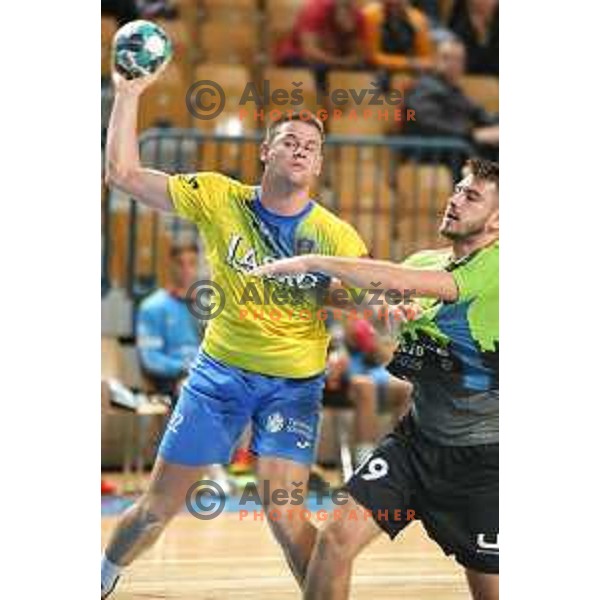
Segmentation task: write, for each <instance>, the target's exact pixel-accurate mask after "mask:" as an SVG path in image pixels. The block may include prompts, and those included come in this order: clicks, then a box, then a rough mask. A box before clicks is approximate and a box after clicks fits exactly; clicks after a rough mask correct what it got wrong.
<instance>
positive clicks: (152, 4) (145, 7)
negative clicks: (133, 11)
mask: <svg viewBox="0 0 600 600" xmlns="http://www.w3.org/2000/svg"><path fill="white" fill-rule="evenodd" d="M136 1H137V5H138V8H139V11H140V15H141V16H142V18H144V19H176V18H177V16H178V15H179V11H178V10H177V7H176V6H173V3H172V2H171V1H170V0H136Z"/></svg>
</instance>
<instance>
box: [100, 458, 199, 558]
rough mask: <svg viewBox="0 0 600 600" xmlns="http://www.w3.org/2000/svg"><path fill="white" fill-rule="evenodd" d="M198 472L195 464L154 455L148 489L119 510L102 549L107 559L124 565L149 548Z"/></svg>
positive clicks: (183, 497) (177, 507)
mask: <svg viewBox="0 0 600 600" xmlns="http://www.w3.org/2000/svg"><path fill="white" fill-rule="evenodd" d="M198 475H199V468H198V467H184V466H181V465H174V464H170V463H167V462H165V461H163V460H162V459H161V458H158V459H157V461H156V464H155V465H154V469H153V471H152V477H151V480H150V486H149V488H148V490H147V491H146V493H145V494H144V495H143V496H141V497H140V499H139V500H138V501H137V502H136V503H135V504H134V505H133V506H132V507H131V508H130V509H129V510H127V511H126V512H125V513H124V514H123V516H122V517H121V519H120V520H119V523H118V524H117V527H116V529H115V531H114V532H113V534H112V537H111V539H110V542H109V543H108V546H107V548H106V552H105V555H106V557H107V558H108V560H110V561H111V563H113V564H115V565H119V566H121V567H125V566H128V565H129V564H131V563H132V562H133V561H134V560H135V559H136V558H137V557H138V556H139V555H140V554H141V553H142V552H144V550H147V549H148V548H150V546H152V545H153V544H154V542H156V540H157V539H158V538H159V536H160V534H161V533H162V532H163V530H164V528H165V527H166V526H167V524H168V522H169V521H170V520H171V519H172V518H173V517H174V516H175V515H176V514H177V513H178V512H179V510H181V508H182V506H183V503H184V501H185V496H186V493H187V491H188V490H189V488H190V487H191V485H192V484H193V483H194V481H196V480H197V479H198Z"/></svg>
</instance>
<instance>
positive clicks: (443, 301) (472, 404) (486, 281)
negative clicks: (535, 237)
mask: <svg viewBox="0 0 600 600" xmlns="http://www.w3.org/2000/svg"><path fill="white" fill-rule="evenodd" d="M469 166H470V173H469V174H468V175H467V176H466V177H465V178H464V179H463V180H462V181H461V182H460V183H459V184H458V185H457V187H456V191H455V193H454V194H453V196H452V197H451V198H450V200H449V202H448V206H447V209H446V212H445V214H444V217H443V220H442V223H441V226H440V233H441V234H442V235H443V236H445V237H446V238H447V239H448V240H450V241H451V243H452V244H451V248H450V249H448V250H444V251H441V250H436V251H426V252H421V253H419V254H417V255H415V256H413V257H410V258H409V259H408V261H407V263H405V264H403V265H397V264H392V263H390V262H386V261H373V260H369V259H358V260H356V259H344V258H334V257H323V256H304V257H296V258H292V259H287V260H283V261H279V262H277V263H273V264H271V265H268V266H266V267H263V268H261V269H260V270H259V273H261V274H265V275H267V274H273V273H302V272H314V273H323V274H327V275H329V276H333V277H338V278H340V279H341V280H342V281H344V282H345V283H346V284H349V285H354V286H360V287H372V286H376V287H377V286H378V287H381V288H384V289H386V290H388V289H394V290H406V289H410V290H415V292H416V295H417V296H418V297H419V298H420V299H422V300H420V304H421V307H422V308H423V311H422V314H421V315H420V317H419V318H418V319H416V320H415V321H412V322H409V323H407V324H405V325H404V326H403V327H402V328H401V330H400V335H399V340H398V347H397V349H396V351H395V353H394V356H393V358H392V359H391V362H390V364H389V365H388V368H389V370H390V371H391V372H392V373H393V374H394V375H398V376H402V377H406V378H407V379H410V381H411V382H412V383H413V384H414V386H415V394H414V401H413V406H412V409H411V412H410V414H409V415H408V416H407V417H406V418H405V419H403V420H402V421H401V422H400V423H399V424H398V426H397V427H396V429H395V430H394V432H393V433H392V434H390V435H389V436H387V437H385V438H384V439H383V441H382V442H381V443H380V445H379V446H378V448H377V449H376V450H375V452H374V453H373V454H372V455H371V456H370V457H369V459H368V460H367V461H366V462H365V463H364V464H363V465H361V466H360V467H359V468H358V470H357V471H356V473H355V474H354V476H353V477H352V478H351V480H350V481H349V482H348V486H347V487H348V491H349V493H350V498H349V501H348V503H347V504H346V505H345V506H344V507H343V511H342V514H343V516H344V517H346V518H340V519H338V520H336V521H333V522H331V523H330V524H329V525H328V526H327V527H325V528H324V529H323V530H322V531H321V533H320V534H319V537H318V540H317V544H316V546H315V549H314V551H313V555H312V559H311V562H310V565H309V570H308V574H307V580H306V586H305V598H310V599H311V600H316V599H323V600H324V599H327V600H340V599H344V598H347V597H348V594H349V590H350V576H351V572H352V561H353V559H354V558H355V557H356V555H357V554H358V553H359V552H360V551H361V550H362V549H363V548H364V547H365V546H366V545H367V544H368V543H369V542H370V541H371V540H372V539H374V538H375V537H376V536H377V535H379V534H380V533H381V531H382V530H383V531H385V532H386V533H387V534H388V535H389V536H390V537H391V538H392V539H393V538H394V537H395V536H396V535H398V533H400V531H402V530H403V529H404V527H406V526H407V525H409V524H410V523H411V522H412V520H414V519H420V520H421V521H422V523H423V525H424V526H425V529H426V530H427V532H428V534H429V535H430V536H431V537H432V538H433V539H434V540H435V541H436V542H437V543H438V544H439V545H440V546H441V548H442V549H443V550H444V552H446V554H453V555H454V556H455V558H456V560H457V561H458V562H459V563H460V564H461V565H462V566H463V567H464V568H465V570H466V575H467V579H468V582H469V585H470V588H471V591H472V594H473V597H474V598H476V599H478V600H481V599H483V600H495V599H497V598H498V587H499V586H498V571H499V544H498V352H499V332H498V290H499V285H498V279H499V276H498V275H499V273H498V266H499V242H498V238H499V214H500V209H499V198H498V196H499V168H498V165H497V164H496V163H492V162H489V161H482V160H475V161H470V164H469ZM365 508H366V509H368V511H369V512H367V515H366V516H367V518H363V516H362V514H363V513H365ZM357 513H360V514H361V516H360V518H358V519H357V518H356V514H357Z"/></svg>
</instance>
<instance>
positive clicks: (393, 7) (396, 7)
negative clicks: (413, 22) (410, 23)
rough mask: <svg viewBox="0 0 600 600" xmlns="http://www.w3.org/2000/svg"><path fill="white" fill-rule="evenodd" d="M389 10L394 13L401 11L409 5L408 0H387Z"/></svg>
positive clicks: (386, 4)
mask: <svg viewBox="0 0 600 600" xmlns="http://www.w3.org/2000/svg"><path fill="white" fill-rule="evenodd" d="M385 6H386V8H387V10H389V11H390V12H392V13H399V12H401V11H403V10H405V9H406V8H407V6H408V0H385Z"/></svg>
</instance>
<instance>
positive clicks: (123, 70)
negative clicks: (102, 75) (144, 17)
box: [113, 21, 173, 79]
mask: <svg viewBox="0 0 600 600" xmlns="http://www.w3.org/2000/svg"><path fill="white" fill-rule="evenodd" d="M172 56H173V44H172V43H171V40H170V39H169V37H168V36H167V34H166V33H165V32H164V30H163V29H161V28H160V27H159V26H158V25H155V24H154V23H151V22H150V21H131V23H127V24H126V25H123V27H121V28H120V29H119V30H118V31H117V33H115V38H114V40H113V61H114V65H115V69H116V70H117V72H118V73H120V74H121V75H123V77H125V78H126V79H136V78H137V77H144V76H145V75H150V74H151V73H154V72H155V71H156V70H157V69H158V68H159V67H160V66H161V65H162V64H164V63H167V62H168V61H169V60H170V59H171V57H172Z"/></svg>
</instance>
